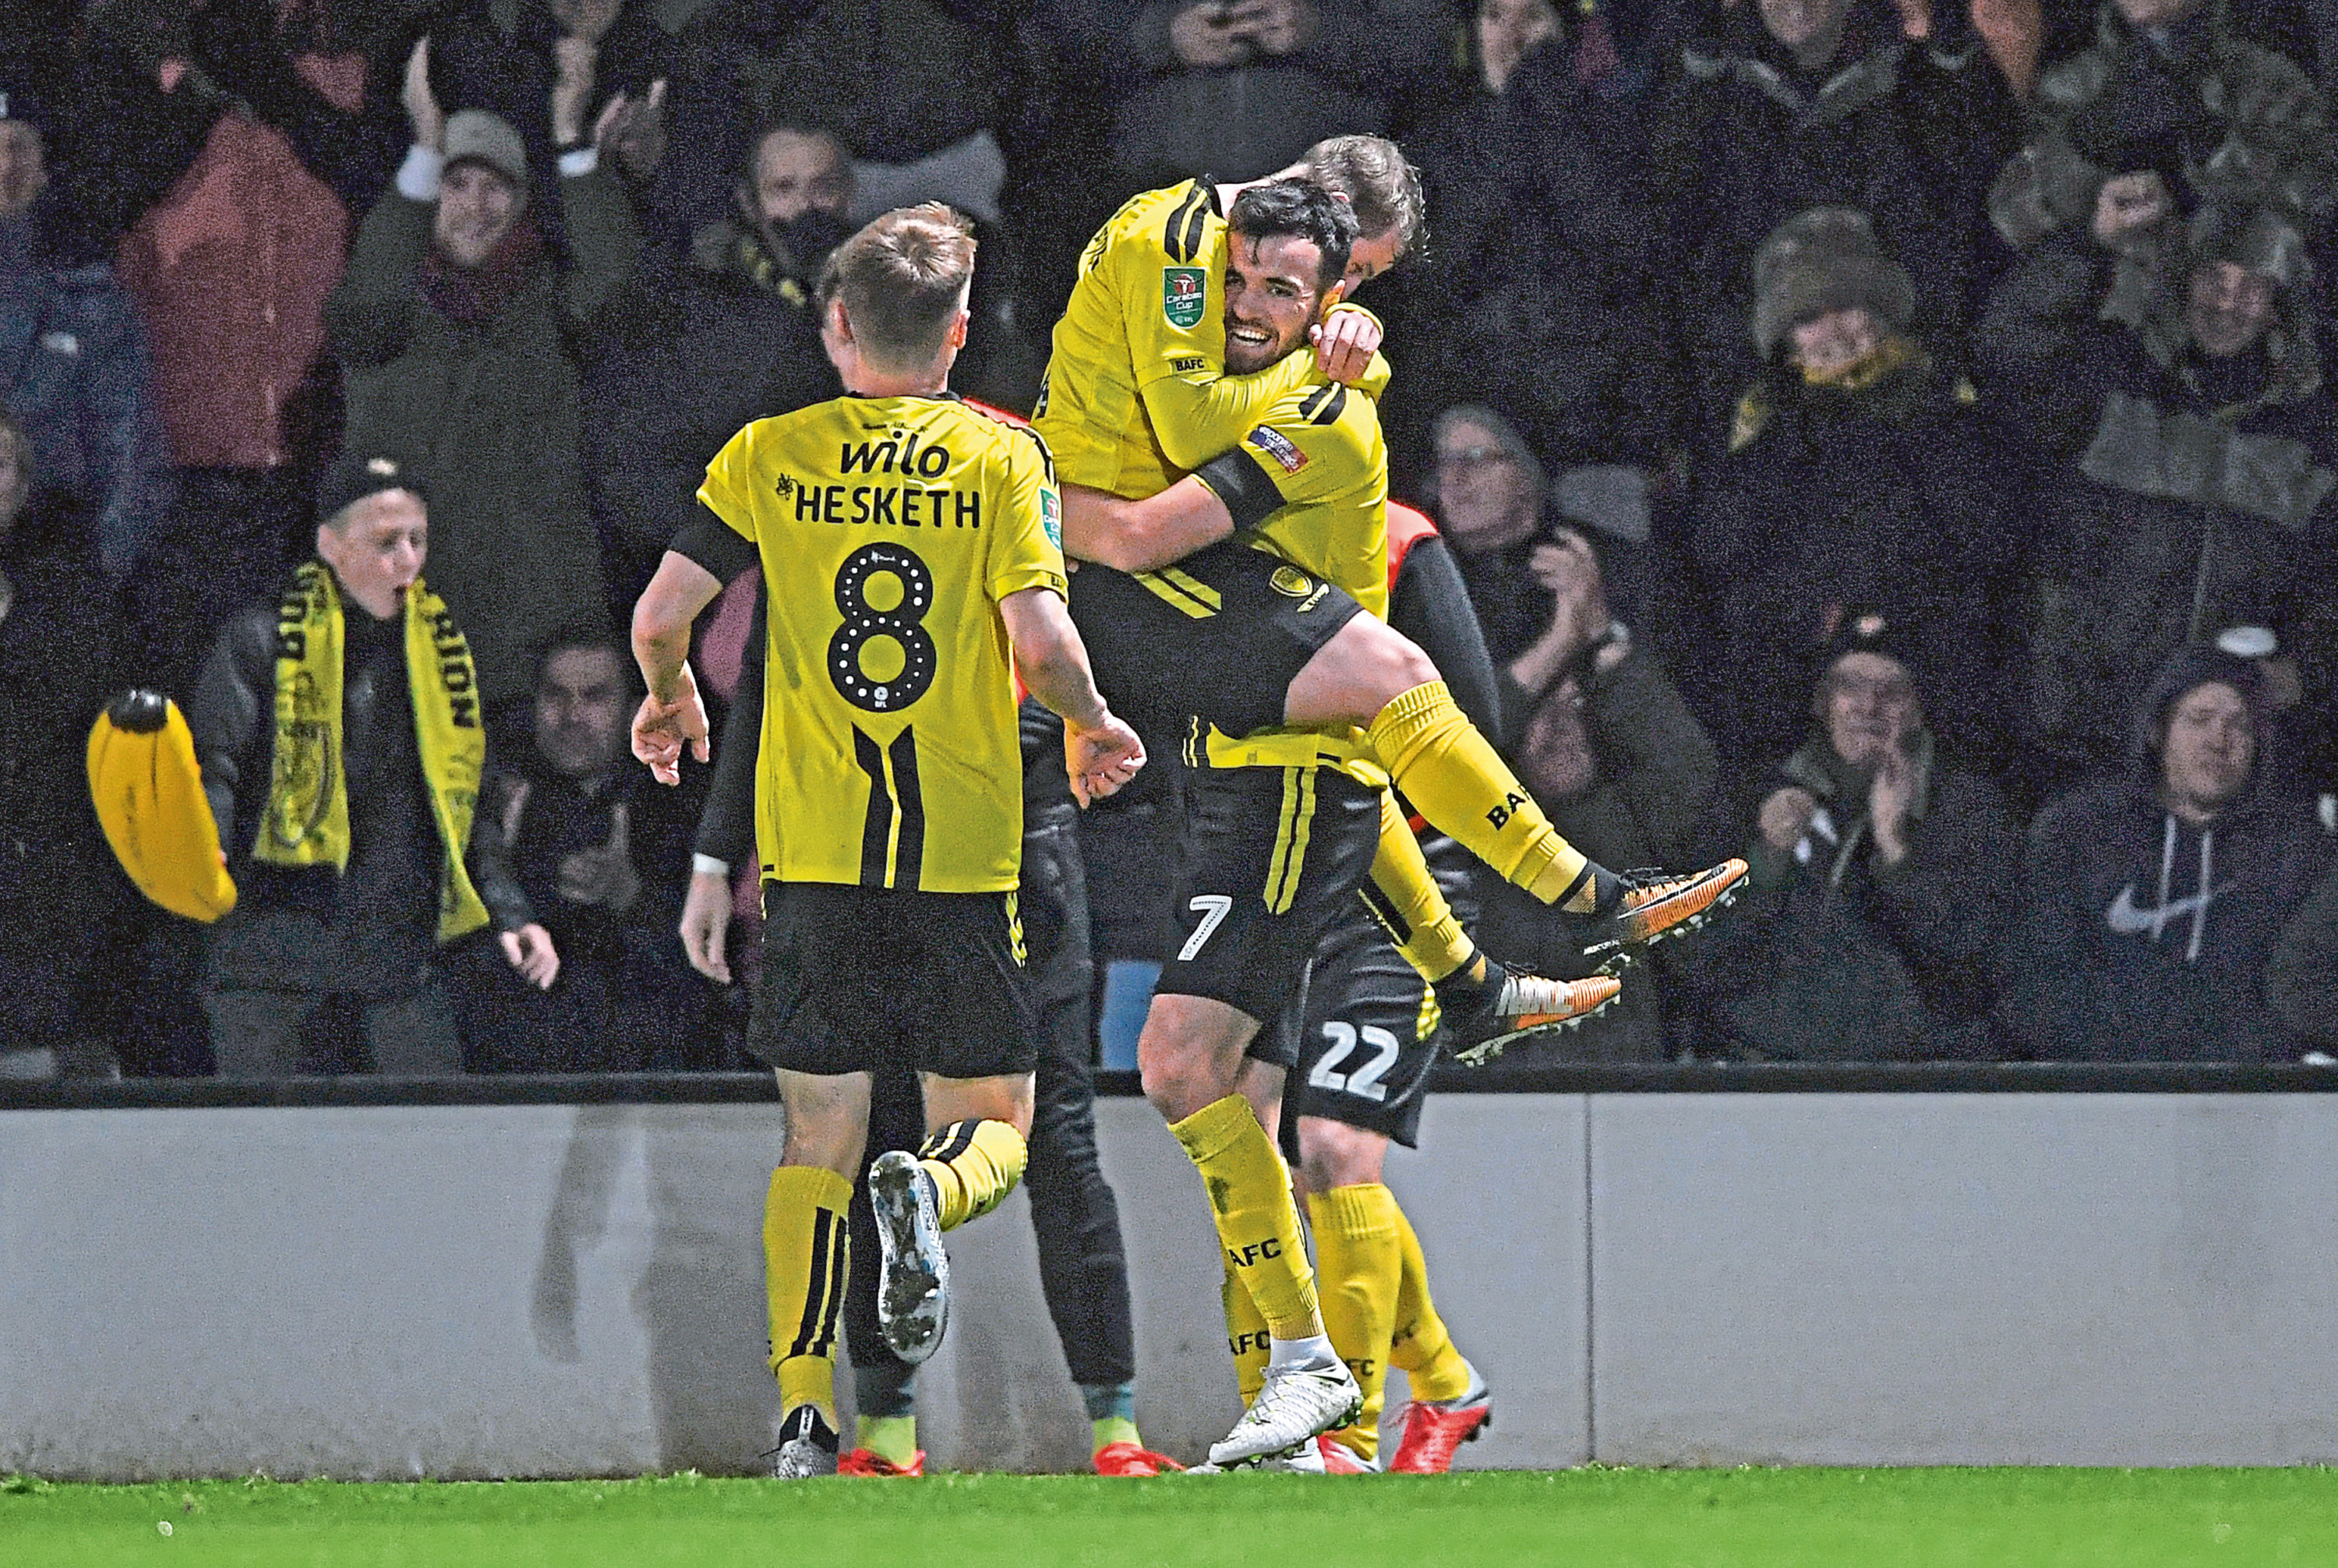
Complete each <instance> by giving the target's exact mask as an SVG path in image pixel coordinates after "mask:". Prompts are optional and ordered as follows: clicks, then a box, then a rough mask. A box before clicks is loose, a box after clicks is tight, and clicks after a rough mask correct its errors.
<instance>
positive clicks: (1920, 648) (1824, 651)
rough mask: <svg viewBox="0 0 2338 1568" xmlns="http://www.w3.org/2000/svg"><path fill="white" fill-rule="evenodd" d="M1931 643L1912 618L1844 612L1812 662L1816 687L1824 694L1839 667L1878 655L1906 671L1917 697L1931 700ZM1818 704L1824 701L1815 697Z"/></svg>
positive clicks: (1881, 612) (1872, 611)
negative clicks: (1860, 657) (1928, 682)
mask: <svg viewBox="0 0 2338 1568" xmlns="http://www.w3.org/2000/svg"><path fill="white" fill-rule="evenodd" d="M1927 642H1928V639H1927V636H1926V634H1925V632H1924V629H1923V627H1921V626H1920V625H1919V624H1918V623H1917V622H1916V620H1915V619H1914V618H1913V617H1911V616H1907V615H1901V614H1896V613H1886V612H1884V611H1881V610H1871V609H1850V610H1844V611H1842V613H1841V619H1840V620H1839V621H1838V622H1836V623H1835V626H1834V629H1833V631H1832V632H1830V633H1829V634H1828V635H1827V638H1826V640H1825V641H1824V642H1821V643H1820V644H1819V647H1818V652H1817V654H1816V655H1815V656H1814V657H1813V658H1812V662H1811V674H1812V679H1813V685H1814V687H1815V689H1816V691H1817V692H1821V693H1822V692H1823V691H1824V690H1825V688H1826V681H1827V677H1828V676H1830V675H1832V673H1833V672H1834V667H1835V666H1836V665H1837V664H1839V663H1841V662H1842V661H1843V660H1845V659H1848V658H1849V657H1851V655H1852V654H1853V653H1876V654H1881V656H1882V657H1884V658H1886V659H1889V660H1891V662H1893V663H1894V664H1897V665H1899V666H1900V668H1901V669H1902V670H1905V671H1907V672H1908V679H1909V680H1910V681H1911V682H1912V683H1913V684H1914V685H1915V687H1916V694H1917V696H1918V697H1919V698H1920V699H1921V698H1924V697H1927V696H1929V695H1930V693H1929V692H1928V691H1927V690H1926V681H1925V679H1924V677H1925V673H1926V671H1927V668H1928V666H1929V665H1930V660H1929V659H1928V658H1927V657H1926V652H1927ZM1818 701H1820V699H1819V698H1818V697H1817V696H1815V695H1814V697H1813V702H1814V703H1815V702H1818Z"/></svg>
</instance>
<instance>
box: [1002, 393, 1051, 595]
mask: <svg viewBox="0 0 2338 1568" xmlns="http://www.w3.org/2000/svg"><path fill="white" fill-rule="evenodd" d="M1003 429H1004V434H1005V439H1004V440H1003V441H1002V442H1001V443H1000V447H1001V456H1002V461H1001V463H1000V465H999V467H1000V474H999V479H998V499H999V505H998V508H997V516H998V517H999V518H1000V520H1001V521H1000V524H999V526H998V528H997V532H996V533H995V534H993V535H992V536H991V541H990V551H991V555H990V571H989V577H988V581H987V588H988V591H989V593H990V597H991V599H992V600H993V601H994V602H996V601H997V600H1000V599H1004V598H1006V597H1007V595H1008V594H1009V593H1022V592H1023V591H1024V590H1025V589H1027V588H1049V589H1053V590H1054V591H1055V592H1056V593H1057V594H1059V595H1061V596H1063V597H1065V598H1069V597H1070V595H1071V583H1070V580H1069V579H1068V578H1066V576H1065V574H1064V506H1063V500H1062V498H1061V497H1060V496H1059V495H1057V494H1056V469H1055V464H1054V462H1053V461H1052V460H1051V459H1050V458H1049V456H1048V455H1047V444H1046V442H1045V441H1044V440H1042V439H1040V436H1039V434H1038V432H1037V431H1036V430H1031V429H1027V428H1022V427H1012V426H1009V427H1003Z"/></svg>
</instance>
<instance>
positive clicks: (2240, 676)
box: [2131, 642, 2272, 766]
mask: <svg viewBox="0 0 2338 1568" xmlns="http://www.w3.org/2000/svg"><path fill="white" fill-rule="evenodd" d="M2212 681H2213V682H2216V683H2218V684H2222V685H2225V686H2229V687H2231V688H2232V689H2233V690H2234V691H2235V692H2237V693H2239V695H2240V699H2241V701H2243V702H2245V703H2246V704H2247V705H2248V710H2249V715H2250V717H2251V718H2252V719H2254V720H2255V725H2256V733H2257V741H2258V745H2259V747H2260V748H2262V747H2263V746H2264V742H2265V740H2266V735H2265V726H2266V720H2267V719H2268V718H2269V717H2270V715H2271V713H2272V701H2271V697H2270V695H2269V693H2267V691H2266V690H2265V678H2264V671H2263V670H2262V669H2260V668H2258V665H2257V662H2256V661H2255V660H2254V659H2249V658H2245V657H2243V656H2242V655H2240V654H2237V653H2233V652H2227V651H2226V650H2225V649H2224V648H2221V647H2219V646H2217V645H2216V644H2215V643H2214V642H2195V643H2192V644H2190V645H2189V646H2187V647H2183V648H2178V649H2177V650H2176V652H2174V653H2171V654H2169V655H2168V657H2167V661H2166V663H2164V664H2162V665H2160V667H2159V671H2158V673H2156V675H2154V676H2153V677H2152V681H2151V684H2150V685H2149V686H2146V688H2145V689H2144V691H2143V695H2142V698H2141V700H2140V701H2137V703H2136V706H2135V730H2134V733H2133V736H2132V738H2131V743H2132V747H2133V753H2134V755H2135V757H2136V758H2137V760H2141V761H2145V762H2155V763H2156V761H2157V760H2158V757H2159V754H2160V749H2161V747H2162V746H2164V745H2165V744H2166V739H2167V715H2168V713H2169V711H2171V710H2172V709H2174V708H2175V706H2176V703H2178V702H2180V701H2183V700H2184V699H2185V698H2186V696H2188V695H2189V694H2191V693H2192V692H2194V691H2198V690H2199V689H2200V688H2201V687H2203V686H2205V685H2208V684H2209V683H2211V682H2212ZM2258 761H2259V765H2260V766H2262V765H2263V762H2264V758H2263V755H2262V751H2261V752H2260V755H2259V759H2258Z"/></svg>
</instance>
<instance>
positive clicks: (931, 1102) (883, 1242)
mask: <svg viewBox="0 0 2338 1568" xmlns="http://www.w3.org/2000/svg"><path fill="white" fill-rule="evenodd" d="M925 1091H926V1124H927V1126H928V1127H929V1128H930V1129H931V1131H930V1132H928V1134H927V1136H926V1141H925V1142H924V1143H923V1144H922V1145H921V1146H919V1150H918V1152H917V1153H916V1154H914V1155H912V1154H909V1153H908V1152H905V1151H902V1150H899V1149H896V1150H891V1151H889V1152H886V1153H883V1154H880V1155H879V1156H878V1157H877V1159H876V1161H875V1162H874V1163H872V1164H871V1165H870V1166H869V1209H870V1210H871V1211H872V1212H873V1213H874V1214H875V1215H876V1217H877V1240H878V1244H879V1247H881V1248H882V1249H883V1253H884V1255H883V1258H882V1259H881V1260H880V1262H879V1271H878V1277H877V1321H878V1323H879V1326H880V1327H881V1328H883V1329H884V1332H885V1341H886V1343H887V1344H889V1345H890V1346H891V1347H892V1348H893V1353H894V1354H895V1355H897V1356H899V1357H901V1359H902V1360H904V1361H907V1362H909V1363H910V1364H911V1365H913V1366H914V1365H915V1364H917V1363H918V1362H920V1361H923V1360H925V1359H926V1358H927V1357H929V1356H931V1355H932V1354H933V1353H934V1351H935V1350H936V1349H937V1348H938V1347H939V1346H940V1344H941V1340H942V1332H943V1330H944V1329H945V1328H947V1327H948V1320H949V1254H948V1252H947V1251H945V1250H943V1248H942V1232H944V1231H945V1230H957V1229H958V1227H959V1226H960V1225H963V1224H965V1223H966V1222H967V1221H968V1220H976V1219H979V1218H981V1217H982V1216H983V1215H985V1214H987V1213H989V1212H990V1211H991V1210H993V1209H996V1208H997V1207H998V1205H999V1204H1000V1203H1001V1202H1002V1201H1005V1199H1006V1197H1007V1194H1008V1193H1009V1192H1012V1191H1015V1184H1016V1183H1017V1181H1021V1180H1022V1179H1023V1165H1024V1161H1026V1159H1027V1157H1028V1152H1027V1144H1026V1142H1025V1139H1026V1137H1027V1135H1028V1133H1029V1132H1030V1130H1031V1074H1029V1073H1012V1074H1004V1075H1000V1076H995V1077H986V1078H945V1077H942V1076H940V1075H939V1074H938V1073H927V1074H926V1075H925Z"/></svg>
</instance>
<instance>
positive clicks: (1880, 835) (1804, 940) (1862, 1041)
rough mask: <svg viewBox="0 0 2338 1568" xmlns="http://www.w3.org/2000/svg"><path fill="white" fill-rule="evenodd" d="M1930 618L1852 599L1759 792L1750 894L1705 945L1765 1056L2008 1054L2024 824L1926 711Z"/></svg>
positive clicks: (1739, 1029) (1743, 1029)
mask: <svg viewBox="0 0 2338 1568" xmlns="http://www.w3.org/2000/svg"><path fill="white" fill-rule="evenodd" d="M1926 642H1927V639H1926V638H1925V636H1924V634H1923V633H1922V632H1921V631H1920V630H1919V629H1916V628H1912V627H1911V626H1910V625H1909V624H1908V623H1907V622H1904V621H1901V620H1896V619H1891V618H1887V617H1885V616H1883V615H1881V614H1873V613H1863V612H1862V613H1852V614H1850V615H1849V616H1847V617H1846V619H1845V622H1844V623H1843V625H1842V627H1841V628H1839V629H1838V630H1837V631H1836V632H1835V633H1834V635H1833V636H1832V638H1830V639H1829V640H1828V642H1826V644H1825V646H1824V647H1823V649H1822V652H1821V653H1820V654H1819V656H1818V657H1817V658H1816V659H1815V660H1814V661H1813V663H1812V667H1813V668H1815V670H1816V671H1817V672H1818V679H1817V682H1816V686H1815V690H1814V691H1812V695H1811V699H1810V706H1809V708H1808V710H1807V711H1808V712H1809V714H1810V718H1811V731H1810V734H1809V738H1808V739H1807V740H1804V741H1803V744H1802V745H1801V746H1799V747H1797V748H1796V749H1795V750H1794V751H1793V753H1792V754H1791V755H1790V756H1788V757H1787V758H1786V760H1784V762H1783V763H1782V764H1781V765H1779V767H1778V768H1777V769H1776V771H1775V772H1774V773H1773V775H1772V777H1771V779H1770V780H1769V782H1768V785H1767V787H1766V789H1765V790H1764V792H1763V797H1762V802H1761V807H1760V809H1759V812H1758V813H1757V817H1756V822H1755V832H1754V835H1753V843H1752V846H1751V847H1750V848H1748V849H1747V850H1746V851H1745V856H1746V863H1747V865H1748V867H1750V868H1751V869H1750V871H1749V873H1748V876H1747V887H1746V893H1745V896H1744V898H1743V899H1742V900H1741V901H1740V907H1739V908H1738V909H1737V910H1735V911H1734V912H1733V914H1732V916H1731V918H1730V919H1729V920H1728V921H1726V922H1724V924H1723V925H1722V926H1720V927H1719V928H1717V929H1716V931H1715V933H1714V936H1715V943H1714V945H1713V946H1710V947H1709V948H1708V949H1707V950H1705V951H1703V952H1701V953H1700V954H1699V960H1700V973H1701V975H1703V977H1704V980H1705V982H1706V984H1707V985H1709V986H1710V988H1711V991H1712V994H1713V1002H1712V1011H1713V1015H1714V1021H1715V1024H1716V1025H1717V1027H1718V1029H1719V1031H1720V1033H1721V1034H1722V1036H1723V1038H1724V1039H1725V1040H1726V1041H1727V1042H1728V1044H1729V1045H1730V1047H1731V1048H1732V1049H1733V1050H1734V1051H1737V1052H1740V1053H1743V1054H1747V1055H1751V1056H1753V1057H1756V1058H1758V1059H1762V1060H1767V1061H1781V1062H1807V1061H1908V1060H1930V1059H1940V1058H1968V1059H1970V1058H1986V1057H1989V1056H1991V1055H1994V1054H1998V1048H1997V1046H1996V1044H1995V1042H1994V1040H1993V1038H1992V1036H1991V1034H1990V1029H1989V1013H1990V1008H1991V1005H1992V1004H1993V1002H1994V1000H1995V987H1994V975H1995V967H1996V960H1997V954H1998V951H1999V945H2000V944H2001V943H2002V941H2003V939H2004V936H2005V932H2006V929H2007V926H2009V923H2010V921H2011V920H2012V918H2013V915H2014V908H2015V899H2014V894H2015V867H2016V866H2017V864H2018V860H2019V838H2018V837H2017V835H2016V833H2015V830H2014V827H2013V823H2012V820H2011V818H2010V817H2009V815H2008V813H2007V810H2006V807H2005V802H2004V799H2003V798H2002V797H2001V796H2000V795H1999V792H1998V790H1997V789H1996V787H1995V786H1994V785H1992V784H1990V783H1989V781H1988V780H1987V779H1983V778H1982V777H1981V776H1980V775H1979V774H1978V773H1975V772H1973V771H1972V770H1970V769H1968V768H1966V767H1964V766H1962V765H1961V764H1960V763H1959V762H1958V761H1957V760H1956V759H1955V758H1954V757H1953V755H1952V754H1951V753H1950V750H1949V748H1948V747H1947V746H1946V745H1945V744H1944V743H1943V742H1942V741H1941V740H1940V737H1939V736H1938V735H1937V734H1936V733H1935V732H1934V730H1932V728H1931V727H1930V724H1929V723H1928V722H1927V720H1926V715H1925V696H1926V691H1927V688H1928V687H1929V686H1930V685H1931V684H1932V682H1933V681H1934V679H1935V678H1936V676H1935V672H1937V671H1939V670H1940V663H1939V662H1937V659H1936V658H1935V657H1933V656H1931V655H1930V652H1929V650H1928V649H1927V646H1926Z"/></svg>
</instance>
